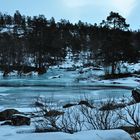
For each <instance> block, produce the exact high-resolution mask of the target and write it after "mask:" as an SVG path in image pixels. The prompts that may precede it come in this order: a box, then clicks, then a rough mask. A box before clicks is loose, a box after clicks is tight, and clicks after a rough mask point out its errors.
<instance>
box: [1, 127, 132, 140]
mask: <svg viewBox="0 0 140 140" xmlns="http://www.w3.org/2000/svg"><path fill="white" fill-rule="evenodd" d="M28 129H29V128H28V127H24V128H21V127H19V128H13V127H7V126H6V127H0V140H29V139H34V140H132V139H131V137H130V135H129V134H127V133H126V132H124V131H122V130H105V131H101V130H91V131H82V132H78V133H74V134H67V133H62V132H56V133H30V130H29V132H28Z"/></svg>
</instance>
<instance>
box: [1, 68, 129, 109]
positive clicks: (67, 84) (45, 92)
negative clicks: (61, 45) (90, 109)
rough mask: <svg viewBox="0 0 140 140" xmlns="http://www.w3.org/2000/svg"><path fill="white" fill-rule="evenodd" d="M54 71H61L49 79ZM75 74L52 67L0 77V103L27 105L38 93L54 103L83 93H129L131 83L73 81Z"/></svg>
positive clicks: (101, 95) (96, 97)
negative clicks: (42, 71) (41, 71)
mask: <svg viewBox="0 0 140 140" xmlns="http://www.w3.org/2000/svg"><path fill="white" fill-rule="evenodd" d="M94 73H95V72H94ZM54 75H61V78H56V79H55V78H54V79H53V78H52V79H50V77H52V76H54ZM78 76H79V74H78V73H77V71H73V72H67V71H65V70H59V69H55V70H50V71H48V73H47V74H45V75H42V76H34V77H15V76H13V77H8V78H1V79H0V106H4V107H29V106H31V105H32V104H33V102H34V100H35V99H36V98H37V97H38V96H42V97H46V98H50V97H51V98H52V97H53V100H54V101H55V102H57V103H58V104H64V103H65V102H69V101H73V100H78V99H80V98H83V97H84V96H86V97H88V98H90V99H93V100H99V99H105V98H112V97H115V98H122V97H123V96H131V90H132V87H131V88H128V87H127V86H120V85H112V84H104V83H96V82H93V83H92V82H88V81H84V82H82V83H77V82H75V78H76V77H78Z"/></svg>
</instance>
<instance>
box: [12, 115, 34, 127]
mask: <svg viewBox="0 0 140 140" xmlns="http://www.w3.org/2000/svg"><path fill="white" fill-rule="evenodd" d="M11 122H12V125H14V126H20V125H30V123H31V119H30V118H29V117H27V116H25V115H21V114H15V115H13V116H12V118H11Z"/></svg>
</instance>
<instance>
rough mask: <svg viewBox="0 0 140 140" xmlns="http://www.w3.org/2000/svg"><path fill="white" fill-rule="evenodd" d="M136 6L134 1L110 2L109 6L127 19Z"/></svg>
mask: <svg viewBox="0 0 140 140" xmlns="http://www.w3.org/2000/svg"><path fill="white" fill-rule="evenodd" d="M136 4H137V1H136V0H111V6H112V7H113V8H114V10H117V11H118V12H119V13H121V14H123V16H125V17H128V16H129V15H130V14H131V12H132V11H133V9H134V8H135V6H136Z"/></svg>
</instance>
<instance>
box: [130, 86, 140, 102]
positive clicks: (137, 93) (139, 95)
mask: <svg viewBox="0 0 140 140" xmlns="http://www.w3.org/2000/svg"><path fill="white" fill-rule="evenodd" d="M132 97H133V98H134V100H135V101H136V102H137V103H139V102H140V89H138V88H135V89H133V90H132Z"/></svg>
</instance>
